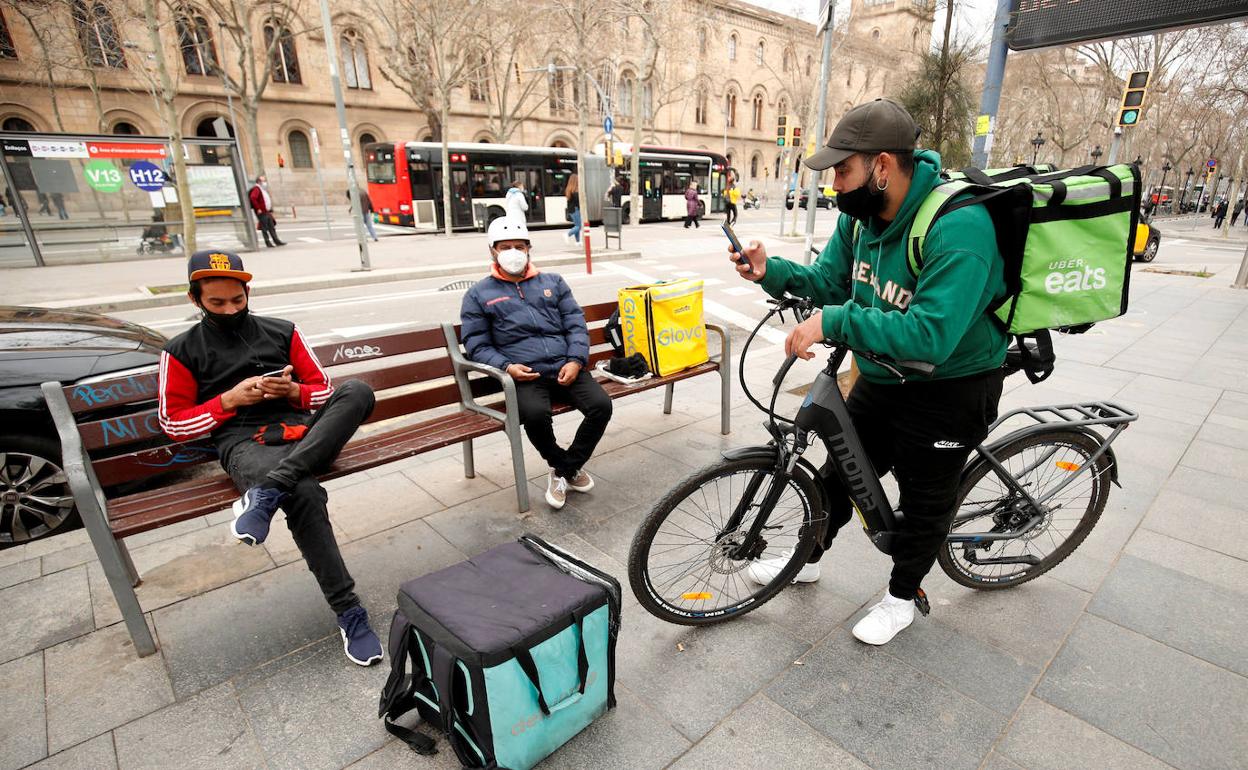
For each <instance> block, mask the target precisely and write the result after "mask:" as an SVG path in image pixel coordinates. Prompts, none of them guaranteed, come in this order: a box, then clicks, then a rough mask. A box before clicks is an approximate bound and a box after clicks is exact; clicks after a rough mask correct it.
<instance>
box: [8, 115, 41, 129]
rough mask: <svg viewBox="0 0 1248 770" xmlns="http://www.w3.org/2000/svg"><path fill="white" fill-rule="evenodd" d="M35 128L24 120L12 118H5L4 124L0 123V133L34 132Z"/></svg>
mask: <svg viewBox="0 0 1248 770" xmlns="http://www.w3.org/2000/svg"><path fill="white" fill-rule="evenodd" d="M34 130H35V127H34V126H32V125H31V124H30V121H29V120H27V119H26V118H19V117H12V118H5V119H4V123H0V131H34Z"/></svg>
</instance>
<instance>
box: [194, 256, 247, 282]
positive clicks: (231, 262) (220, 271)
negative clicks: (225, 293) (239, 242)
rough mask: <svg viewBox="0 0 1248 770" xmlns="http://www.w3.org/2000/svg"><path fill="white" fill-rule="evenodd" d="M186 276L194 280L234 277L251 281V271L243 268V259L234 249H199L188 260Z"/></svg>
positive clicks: (243, 280)
mask: <svg viewBox="0 0 1248 770" xmlns="http://www.w3.org/2000/svg"><path fill="white" fill-rule="evenodd" d="M186 277H187V278H188V279H189V280H192V281H198V280H199V279H201V278H233V279H235V280H238V281H242V282H243V283H248V282H250V281H251V273H249V272H247V271H246V270H244V269H243V259H242V257H240V256H238V255H237V254H235V253H234V252H232V251H217V250H215V249H208V250H205V251H197V252H195V253H194V254H192V255H191V258H190V259H188V260H187V261H186Z"/></svg>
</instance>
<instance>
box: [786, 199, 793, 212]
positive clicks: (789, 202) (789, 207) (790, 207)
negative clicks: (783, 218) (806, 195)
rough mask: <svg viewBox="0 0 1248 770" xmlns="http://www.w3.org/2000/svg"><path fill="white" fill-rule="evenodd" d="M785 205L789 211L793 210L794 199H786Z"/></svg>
mask: <svg viewBox="0 0 1248 770" xmlns="http://www.w3.org/2000/svg"><path fill="white" fill-rule="evenodd" d="M784 207H785V208H786V209H788V210H789V211H792V210H793V201H785V202H784Z"/></svg>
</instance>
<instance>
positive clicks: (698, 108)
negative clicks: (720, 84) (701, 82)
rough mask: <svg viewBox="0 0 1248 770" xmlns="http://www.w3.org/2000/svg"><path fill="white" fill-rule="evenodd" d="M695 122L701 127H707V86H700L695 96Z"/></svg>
mask: <svg viewBox="0 0 1248 770" xmlns="http://www.w3.org/2000/svg"><path fill="white" fill-rule="evenodd" d="M693 122H694V123H697V124H698V125H700V126H704V125H706V86H698V90H697V93H695V94H694V96H693Z"/></svg>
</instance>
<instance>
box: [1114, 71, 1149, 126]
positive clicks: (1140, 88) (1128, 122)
mask: <svg viewBox="0 0 1248 770" xmlns="http://www.w3.org/2000/svg"><path fill="white" fill-rule="evenodd" d="M1148 74H1149V71H1148V70H1139V71H1137V72H1132V73H1131V77H1129V78H1127V88H1126V90H1124V91H1123V92H1122V106H1121V107H1119V109H1118V125H1120V126H1122V127H1124V128H1125V127H1127V126H1134V125H1135V124H1136V123H1139V122H1140V114H1141V113H1143V112H1144V92H1145V91H1146V90H1147V89H1148Z"/></svg>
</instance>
